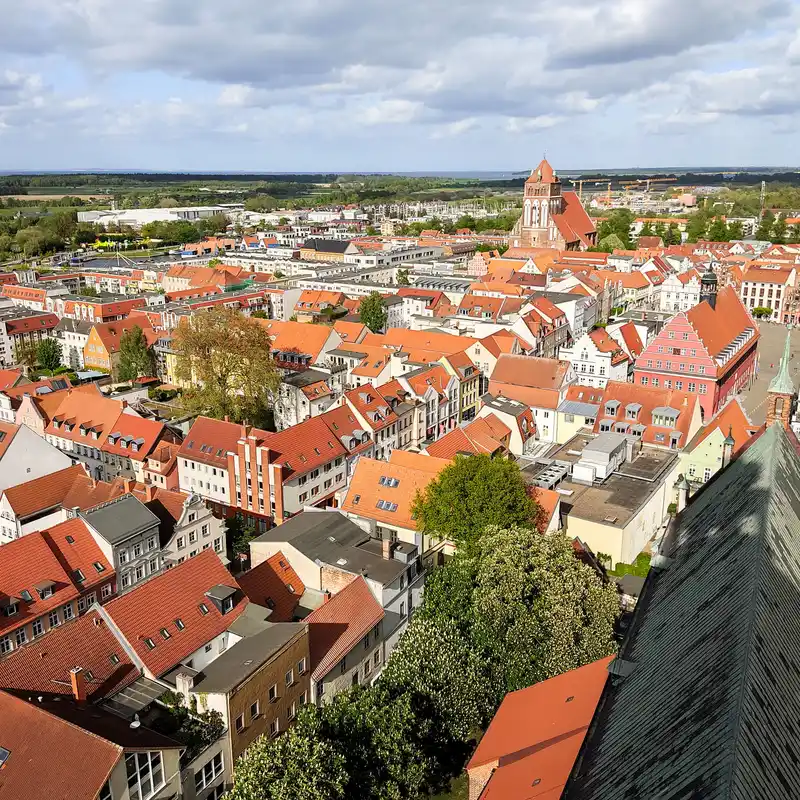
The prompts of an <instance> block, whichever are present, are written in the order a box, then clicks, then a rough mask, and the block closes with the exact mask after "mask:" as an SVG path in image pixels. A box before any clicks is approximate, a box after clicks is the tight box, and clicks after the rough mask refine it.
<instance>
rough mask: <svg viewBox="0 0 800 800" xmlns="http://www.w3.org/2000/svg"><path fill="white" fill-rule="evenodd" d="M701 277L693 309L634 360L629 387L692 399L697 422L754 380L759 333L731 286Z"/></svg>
mask: <svg viewBox="0 0 800 800" xmlns="http://www.w3.org/2000/svg"><path fill="white" fill-rule="evenodd" d="M716 288H717V287H716V278H715V277H714V276H713V274H710V273H706V274H705V275H703V292H702V294H701V301H700V303H699V305H696V306H695V307H694V308H691V309H689V311H682V312H680V313H679V314H676V315H675V316H674V317H673V318H672V319H671V320H670V321H669V322H668V323H667V324H666V325H665V326H664V327H663V329H662V330H661V332H660V333H659V334H658V335H657V336H656V337H655V338H654V339H653V340H652V341H651V342H650V344H648V346H647V347H646V348H645V350H644V351H643V352H642V353H641V355H640V356H639V357H638V358H637V359H636V364H635V367H634V373H633V376H634V383H637V384H639V385H640V386H656V387H660V388H663V389H677V390H678V391H683V392H688V393H689V394H695V393H696V394H697V395H699V397H700V407H701V409H702V412H703V418H704V419H706V420H708V419H711V418H712V417H713V416H714V415H715V414H716V413H717V411H718V410H719V409H720V408H721V407H722V406H723V405H725V403H726V402H727V400H728V399H729V398H730V397H731V396H733V395H734V394H736V393H737V392H739V391H741V390H742V389H744V388H746V387H747V386H748V385H749V384H750V383H751V382H752V380H753V379H754V378H755V375H756V371H757V367H758V359H757V351H758V339H759V334H758V330H757V328H756V324H755V322H754V321H753V318H752V317H751V316H750V314H749V312H748V311H747V309H746V308H745V307H744V305H743V304H742V301H741V300H740V299H739V297H738V295H737V294H736V290H735V289H734V288H732V287H728V288H725V289H722V290H721V291H720V292H719V293H717V290H716Z"/></svg>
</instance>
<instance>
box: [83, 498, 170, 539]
mask: <svg viewBox="0 0 800 800" xmlns="http://www.w3.org/2000/svg"><path fill="white" fill-rule="evenodd" d="M82 516H83V518H84V519H85V520H86V521H87V522H88V523H89V524H90V525H91V526H92V527H93V528H94V529H95V530H96V531H97V532H98V533H99V534H100V535H101V536H102V537H103V538H104V539H105V540H106V541H107V542H108V543H109V544H111V545H116V544H119V543H120V542H124V541H125V540H126V539H129V538H131V537H132V536H136V535H137V534H140V533H144V532H145V531H147V530H149V529H150V528H154V529H155V530H158V526H159V520H158V517H157V516H156V515H155V514H154V513H153V512H152V511H151V510H150V509H149V508H148V507H147V506H146V505H145V504H144V503H142V502H141V500H139V499H138V498H137V497H135V496H134V495H132V494H123V495H122V496H121V497H118V498H116V499H115V500H110V501H109V502H108V503H103V505H100V506H97V507H95V508H93V509H91V510H89V511H86V512H85V513H84V514H83V515H82Z"/></svg>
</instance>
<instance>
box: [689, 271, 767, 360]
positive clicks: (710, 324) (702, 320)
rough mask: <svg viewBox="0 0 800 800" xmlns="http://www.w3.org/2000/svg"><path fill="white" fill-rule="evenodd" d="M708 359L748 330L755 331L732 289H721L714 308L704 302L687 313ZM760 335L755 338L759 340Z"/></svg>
mask: <svg viewBox="0 0 800 800" xmlns="http://www.w3.org/2000/svg"><path fill="white" fill-rule="evenodd" d="M686 318H687V319H688V320H689V322H690V323H691V325H692V327H693V328H694V329H695V331H696V332H697V335H698V336H699V337H700V340H701V341H702V342H703V344H704V345H705V347H706V349H707V350H708V353H709V355H711V356H717V355H718V354H719V353H721V352H722V351H723V350H724V349H725V348H726V347H727V346H728V345H729V344H730V343H731V342H732V341H733V340H734V339H735V338H736V337H737V336H738V335H739V334H740V333H742V332H744V330H745V329H747V328H752V329H753V330H756V325H755V322H753V318H752V317H751V316H750V314H749V313H748V312H747V309H746V308H745V307H744V304H743V303H742V301H741V300H740V299H739V295H738V294H737V293H736V290H735V289H733V288H732V287H730V286H727V287H726V288H724V289H720V291H719V292H718V293H717V302H716V306H715V307H714V308H711V306H710V305H709V304H708V303H707V302H706V301H703V302H702V303H700V304H699V305H696V306H695V307H694V308H691V309H689V311H687V312H686ZM757 335H758V334H756V336H757Z"/></svg>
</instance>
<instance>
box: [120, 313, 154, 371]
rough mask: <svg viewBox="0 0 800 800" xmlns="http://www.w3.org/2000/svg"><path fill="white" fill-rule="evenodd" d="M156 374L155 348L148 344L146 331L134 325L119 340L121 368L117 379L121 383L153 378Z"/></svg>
mask: <svg viewBox="0 0 800 800" xmlns="http://www.w3.org/2000/svg"><path fill="white" fill-rule="evenodd" d="M155 372H156V360H155V356H154V355H153V348H152V347H150V345H149V344H148V343H147V339H146V338H145V335H144V331H143V330H142V329H141V328H140V327H139V326H138V325H134V326H133V327H132V328H130V329H129V330H127V331H125V332H124V333H123V334H122V336H120V338H119V366H118V368H117V377H118V378H119V380H121V381H132V380H135V379H136V378H142V377H152V376H153V375H155Z"/></svg>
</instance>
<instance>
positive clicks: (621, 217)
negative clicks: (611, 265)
mask: <svg viewBox="0 0 800 800" xmlns="http://www.w3.org/2000/svg"><path fill="white" fill-rule="evenodd" d="M631 225H633V212H631V211H629V210H628V209H627V208H615V209H613V210H611V211H610V212H609V213H608V216H607V217H606V219H604V220H603V221H602V222H601V223H600V225H599V226H598V227H597V240H598V241H600V240H602V239H605V238H606V237H607V236H611V235H612V234H614V235H616V236H618V237H619V239H620V241H621V242H622V247H621V248H619V249H621V250H629V249H630V247H631Z"/></svg>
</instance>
